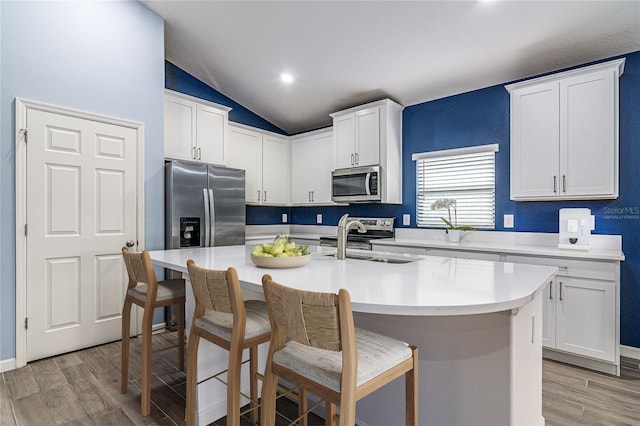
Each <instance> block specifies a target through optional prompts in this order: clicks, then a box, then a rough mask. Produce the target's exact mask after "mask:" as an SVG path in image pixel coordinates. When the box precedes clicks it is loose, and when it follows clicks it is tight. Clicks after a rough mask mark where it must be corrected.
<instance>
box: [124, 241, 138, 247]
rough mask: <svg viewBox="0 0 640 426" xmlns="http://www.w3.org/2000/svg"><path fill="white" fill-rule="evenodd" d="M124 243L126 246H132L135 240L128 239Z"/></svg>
mask: <svg viewBox="0 0 640 426" xmlns="http://www.w3.org/2000/svg"><path fill="white" fill-rule="evenodd" d="M125 244H126V245H127V247H133V246H135V245H136V243H135V241H133V240H128V241H127V242H126V243H125Z"/></svg>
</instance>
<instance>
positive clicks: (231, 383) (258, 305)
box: [185, 260, 271, 425]
mask: <svg viewBox="0 0 640 426" xmlns="http://www.w3.org/2000/svg"><path fill="white" fill-rule="evenodd" d="M187 269H188V271H189V278H190V280H191V286H192V288H193V295H194V299H195V308H194V312H193V322H192V323H191V329H190V330H189V338H188V344H187V389H186V390H187V398H186V408H185V411H186V413H185V414H186V420H187V425H194V424H195V420H196V418H195V416H196V395H197V385H198V345H199V342H200V338H203V339H205V340H207V341H209V342H211V343H213V344H215V345H217V346H219V347H221V348H223V349H226V350H227V351H229V363H228V367H227V370H226V372H227V382H226V384H227V425H240V390H241V384H240V373H241V367H242V363H243V362H242V352H243V350H244V349H247V348H248V349H249V389H250V391H249V392H250V395H249V400H250V401H249V403H250V409H251V420H252V421H253V422H254V423H255V422H257V421H258V413H257V408H258V407H259V404H258V345H259V344H261V343H266V342H268V341H269V338H270V337H271V327H270V322H269V316H268V315H267V307H266V304H265V303H264V302H263V301H261V300H246V301H243V300H242V292H241V290H240V282H239V281H238V274H237V272H236V270H235V269H234V268H229V269H227V270H225V271H216V270H210V269H204V268H200V267H198V266H197V265H196V264H195V263H194V262H193V260H188V261H187ZM222 373H223V372H220V373H217V374H215V375H213V376H212V377H210V378H213V377H216V378H217V376H218V375H219V374H222ZM210 378H207V379H203V380H202V381H206V380H209V379H210Z"/></svg>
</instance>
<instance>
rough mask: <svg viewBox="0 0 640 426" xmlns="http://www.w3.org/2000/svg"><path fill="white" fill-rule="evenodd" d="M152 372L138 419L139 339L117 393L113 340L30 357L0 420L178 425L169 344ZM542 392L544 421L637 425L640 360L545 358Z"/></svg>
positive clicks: (11, 377) (289, 409)
mask: <svg viewBox="0 0 640 426" xmlns="http://www.w3.org/2000/svg"><path fill="white" fill-rule="evenodd" d="M175 335H176V333H160V334H156V335H154V338H153V341H154V349H157V348H162V347H168V346H171V345H173V344H174V343H175ZM152 372H153V388H152V390H151V399H152V405H151V415H150V416H148V417H142V416H140V339H132V341H131V361H130V376H129V380H130V384H129V392H128V393H127V394H121V393H120V342H119V341H117V342H113V343H109V344H106V345H102V346H97V347H94V348H90V349H85V350H82V351H78V352H73V353H69V354H65V355H60V356H57V357H53V358H48V359H44V360H40V361H35V362H32V363H29V364H28V365H27V366H26V367H23V368H20V369H17V370H12V371H8V372H5V373H2V380H1V381H0V402H1V405H0V425H2V426H10V425H29V426H30V425H63V424H64V425H183V424H184V395H185V375H184V373H183V372H181V371H179V370H178V369H177V368H176V354H175V349H170V350H166V351H162V352H159V353H158V352H156V353H154V354H153V367H152ZM542 396H543V407H542V411H543V415H544V417H545V419H546V424H547V425H548V426H555V425H558V426H560V425H562V426H565V425H640V361H638V360H633V359H630V358H623V359H622V374H621V376H620V377H614V376H610V375H606V374H601V373H596V372H593V371H590V370H585V369H582V368H578V367H572V366H569V365H565V364H561V363H557V362H554V361H547V360H545V361H544V362H543V383H542ZM280 401H281V402H279V404H278V410H279V411H281V412H283V413H284V414H285V415H289V416H293V417H295V415H293V414H292V413H294V412H295V410H296V407H295V404H293V403H290V402H287V401H285V400H284V398H282V399H281V400H280ZM244 423H245V424H246V425H250V424H251V422H249V421H246V422H244ZM224 424H226V422H225V419H221V420H219V421H217V422H215V423H214V425H215V426H221V425H224ZM277 424H278V425H281V424H282V425H284V424H287V421H286V420H285V419H282V418H280V419H278V423H277ZM310 424H312V425H316V424H323V422H322V420H321V419H320V418H318V417H314V418H313V419H311V420H310Z"/></svg>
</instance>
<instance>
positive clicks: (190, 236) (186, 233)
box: [180, 217, 200, 248]
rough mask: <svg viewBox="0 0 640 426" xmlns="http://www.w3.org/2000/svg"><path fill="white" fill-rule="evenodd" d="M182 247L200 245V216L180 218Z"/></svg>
mask: <svg viewBox="0 0 640 426" xmlns="http://www.w3.org/2000/svg"><path fill="white" fill-rule="evenodd" d="M180 247H181V248H182V247H200V218H199V217H181V218H180Z"/></svg>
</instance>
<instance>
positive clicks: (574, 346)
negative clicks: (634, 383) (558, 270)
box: [543, 276, 616, 362]
mask: <svg viewBox="0 0 640 426" xmlns="http://www.w3.org/2000/svg"><path fill="white" fill-rule="evenodd" d="M556 281H557V283H558V285H557V299H556V307H555V308H556V310H555V323H556V341H555V349H558V350H561V351H565V352H571V353H575V354H579V355H585V356H589V357H592V358H597V359H602V360H604V361H610V362H614V361H615V356H616V351H615V347H616V336H615V330H616V322H615V311H616V310H615V302H616V285H615V282H612V281H599V280H588V279H584V278H579V279H578V278H572V277H567V276H559V277H557V278H556ZM543 320H544V318H543ZM549 343H552V342H549Z"/></svg>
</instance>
